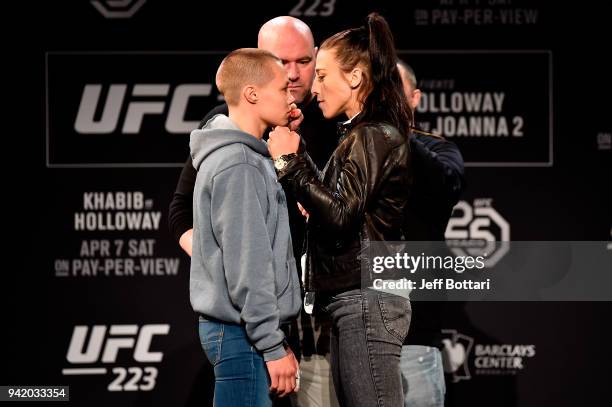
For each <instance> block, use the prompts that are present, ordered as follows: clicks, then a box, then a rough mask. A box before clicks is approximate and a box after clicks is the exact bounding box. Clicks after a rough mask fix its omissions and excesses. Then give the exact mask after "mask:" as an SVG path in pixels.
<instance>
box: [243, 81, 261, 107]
mask: <svg viewBox="0 0 612 407" xmlns="http://www.w3.org/2000/svg"><path fill="white" fill-rule="evenodd" d="M242 97H244V99H245V100H246V101H247V102H249V103H251V104H255V103H257V101H258V100H259V97H258V96H257V89H256V88H255V86H253V85H247V86H245V87H244V88H242Z"/></svg>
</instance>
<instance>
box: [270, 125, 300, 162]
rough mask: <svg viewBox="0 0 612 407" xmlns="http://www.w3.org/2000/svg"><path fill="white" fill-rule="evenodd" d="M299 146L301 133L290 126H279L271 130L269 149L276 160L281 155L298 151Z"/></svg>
mask: <svg viewBox="0 0 612 407" xmlns="http://www.w3.org/2000/svg"><path fill="white" fill-rule="evenodd" d="M299 146H300V135H299V134H297V133H296V132H295V131H291V130H289V128H288V127H280V126H278V127H276V128H275V129H274V130H272V131H271V132H270V136H269V138H268V150H269V151H270V155H271V156H272V159H274V160H276V159H277V158H278V157H280V156H281V155H285V154H291V153H297V151H298V147H299Z"/></svg>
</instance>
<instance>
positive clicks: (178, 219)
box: [168, 157, 197, 256]
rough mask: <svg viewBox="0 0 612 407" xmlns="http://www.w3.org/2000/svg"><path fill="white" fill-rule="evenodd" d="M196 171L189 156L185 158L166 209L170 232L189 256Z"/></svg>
mask: <svg viewBox="0 0 612 407" xmlns="http://www.w3.org/2000/svg"><path fill="white" fill-rule="evenodd" d="M196 175H197V172H196V170H195V168H193V163H192V161H191V157H189V158H188V159H187V162H186V163H185V166H184V167H183V170H182V171H181V176H180V177H179V180H178V183H177V185H176V190H175V191H174V195H173V196H172V201H171V202H170V208H169V210H168V224H169V227H170V233H171V234H172V236H173V237H174V239H175V241H177V242H179V244H180V245H181V247H182V248H183V250H185V252H186V253H187V254H189V256H191V236H192V234H193V187H194V185H195V181H196Z"/></svg>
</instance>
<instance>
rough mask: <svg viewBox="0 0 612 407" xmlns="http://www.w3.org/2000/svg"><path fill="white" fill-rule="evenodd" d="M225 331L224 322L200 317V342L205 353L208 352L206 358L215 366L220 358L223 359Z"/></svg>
mask: <svg viewBox="0 0 612 407" xmlns="http://www.w3.org/2000/svg"><path fill="white" fill-rule="evenodd" d="M223 332H224V325H223V324H220V323H218V322H212V321H208V320H206V319H204V318H200V322H199V334H200V344H201V345H202V349H204V353H206V358H207V359H208V361H209V362H210V364H211V365H213V366H215V365H216V364H217V363H219V360H220V359H221V344H222V343H223Z"/></svg>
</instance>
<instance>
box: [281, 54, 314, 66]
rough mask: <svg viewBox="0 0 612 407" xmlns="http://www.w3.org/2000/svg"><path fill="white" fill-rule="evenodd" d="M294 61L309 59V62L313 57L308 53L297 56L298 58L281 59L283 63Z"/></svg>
mask: <svg viewBox="0 0 612 407" xmlns="http://www.w3.org/2000/svg"><path fill="white" fill-rule="evenodd" d="M293 61H296V62H300V61H308V62H310V61H312V57H309V56H308V55H306V56H303V57H299V58H296V59H281V62H282V63H283V64H286V63H287V62H293Z"/></svg>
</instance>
